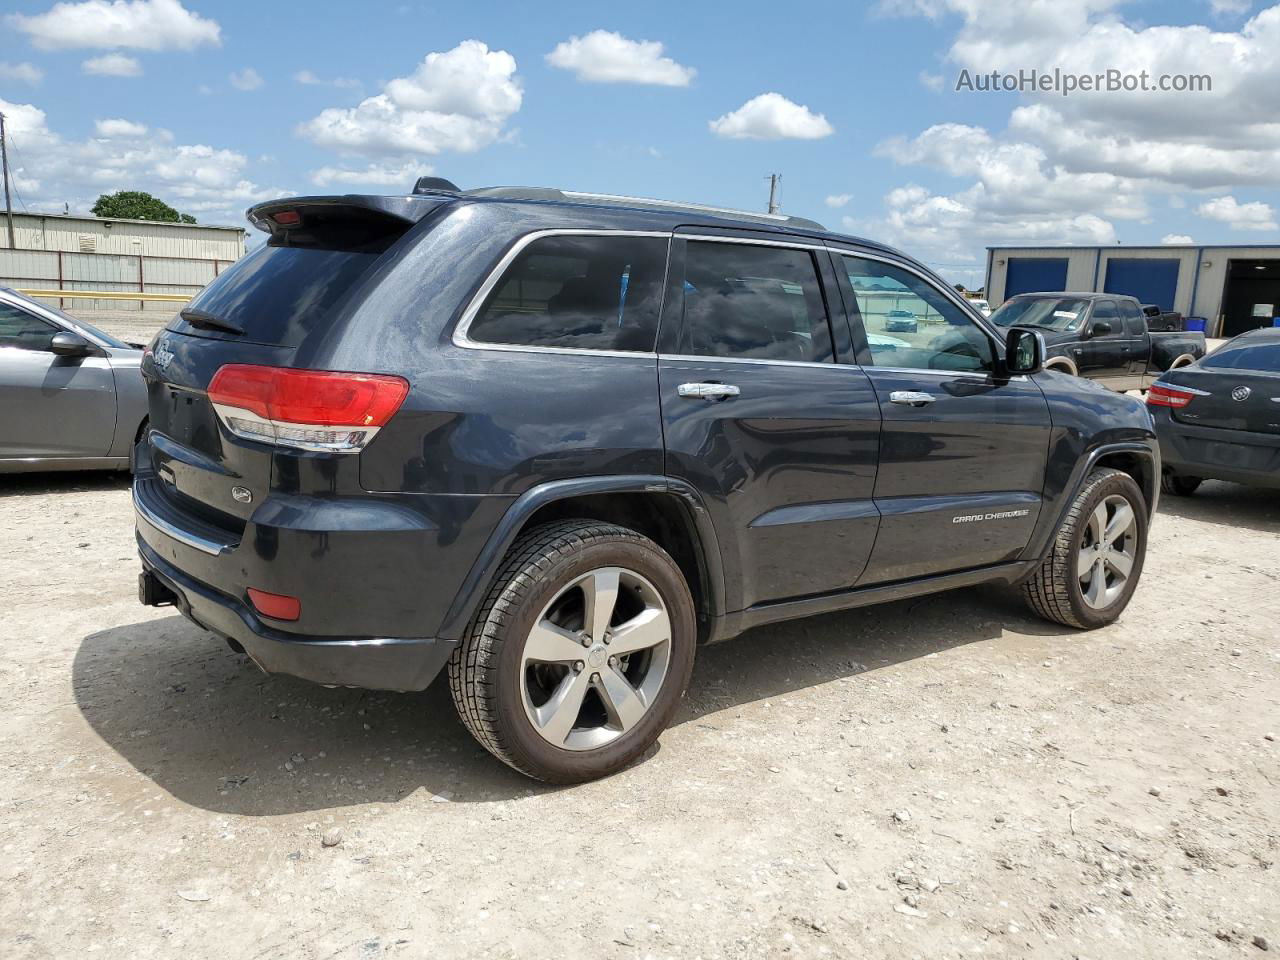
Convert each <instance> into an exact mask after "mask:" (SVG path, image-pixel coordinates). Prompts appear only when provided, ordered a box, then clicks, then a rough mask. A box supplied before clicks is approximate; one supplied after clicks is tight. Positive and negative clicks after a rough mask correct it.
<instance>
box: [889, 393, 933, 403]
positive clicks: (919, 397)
mask: <svg viewBox="0 0 1280 960" xmlns="http://www.w3.org/2000/svg"><path fill="white" fill-rule="evenodd" d="M937 399H938V398H937V397H935V396H934V395H933V394H932V393H921V392H920V391H919V390H895V391H893V393H891V394H889V402H890V403H900V404H902V405H903V406H907V407H923V406H925V405H927V404H930V403H933V401H935V400H937Z"/></svg>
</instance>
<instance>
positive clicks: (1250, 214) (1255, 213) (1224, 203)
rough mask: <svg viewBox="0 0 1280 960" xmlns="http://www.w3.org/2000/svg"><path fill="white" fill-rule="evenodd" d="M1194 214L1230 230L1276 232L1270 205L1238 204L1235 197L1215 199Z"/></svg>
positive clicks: (1274, 218)
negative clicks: (1221, 224) (1225, 226)
mask: <svg viewBox="0 0 1280 960" xmlns="http://www.w3.org/2000/svg"><path fill="white" fill-rule="evenodd" d="M1196 213H1198V214H1199V215H1200V216H1202V217H1204V218H1205V219H1206V220H1216V221H1218V222H1219V223H1225V224H1227V225H1228V226H1230V227H1231V229H1232V230H1277V229H1280V224H1277V223H1276V212H1275V210H1273V209H1272V208H1271V204H1269V203H1263V202H1262V201H1261V200H1255V201H1253V202H1252V203H1240V202H1239V201H1237V200H1236V198H1235V197H1231V196H1227V197H1217V198H1215V199H1213V200H1207V201H1205V202H1204V203H1202V204H1200V206H1198V207H1196Z"/></svg>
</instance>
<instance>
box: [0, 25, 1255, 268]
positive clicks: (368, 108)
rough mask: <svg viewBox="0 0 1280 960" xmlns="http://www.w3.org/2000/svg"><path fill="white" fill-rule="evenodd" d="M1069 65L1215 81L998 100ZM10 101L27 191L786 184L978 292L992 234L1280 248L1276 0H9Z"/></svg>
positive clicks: (38, 206)
mask: <svg viewBox="0 0 1280 960" xmlns="http://www.w3.org/2000/svg"><path fill="white" fill-rule="evenodd" d="M1055 67H1056V68H1059V69H1061V70H1065V71H1070V72H1074V73H1083V74H1094V73H1103V72H1105V71H1106V70H1108V69H1112V70H1119V71H1123V72H1125V73H1132V74H1137V73H1139V72H1140V71H1143V70H1145V71H1147V72H1148V73H1149V74H1150V76H1151V77H1152V78H1156V77H1159V76H1161V75H1173V74H1188V73H1195V74H1207V75H1208V76H1209V77H1210V82H1211V85H1212V89H1211V90H1208V91H1205V90H1201V91H1198V92H1188V91H1183V92H1173V91H1170V92H1153V91H1146V92H1142V91H1132V92H1125V91H1090V92H1082V91H1079V90H1077V91H1075V92H1073V93H1072V94H1071V95H1069V96H1062V95H1061V93H1060V92H1053V91H1035V90H1022V91H1011V92H1009V91H995V92H992V91H985V92H984V91H982V90H979V89H973V88H974V87H976V86H977V85H978V84H977V83H976V82H975V78H976V77H978V76H979V75H980V74H989V73H990V72H991V71H993V70H996V71H1000V72H1002V73H1006V74H1013V75H1016V74H1017V73H1018V72H1019V71H1027V70H1031V69H1037V70H1040V71H1044V72H1048V73H1051V72H1052V71H1053V70H1054V68H1055ZM965 78H968V83H967V85H966V84H965ZM957 86H966V88H965V89H957ZM0 112H3V113H5V114H6V116H7V118H8V119H7V126H8V130H9V144H10V162H11V165H12V167H13V169H14V178H15V184H16V187H17V196H16V199H15V208H16V209H19V210H32V211H40V212H61V211H62V210H63V209H64V206H65V207H69V208H70V210H71V211H72V212H85V211H87V210H88V209H89V207H91V206H92V204H93V202H94V200H95V199H96V198H97V196H98V195H99V194H101V193H104V192H112V191H115V190H122V189H135V190H146V191H148V192H151V193H153V194H155V195H157V196H159V197H160V198H161V199H164V200H165V201H167V202H169V203H170V204H171V205H173V206H174V207H176V208H177V209H179V210H181V211H183V212H186V213H191V214H193V215H195V216H196V217H197V218H198V219H199V220H200V221H201V222H206V223H229V224H244V222H245V221H244V210H245V208H246V207H248V206H250V205H251V204H253V203H256V202H259V201H262V200H266V199H270V198H274V197H278V196H287V195H300V194H301V195H305V194H326V193H349V192H350V193H396V192H407V190H408V189H409V188H410V187H411V186H412V184H413V182H414V180H415V179H416V177H417V176H420V175H423V174H429V173H430V174H435V175H438V176H443V177H447V178H448V179H450V180H452V181H454V182H455V183H457V184H459V185H460V186H462V187H464V188H468V187H476V186H492V185H498V184H521V185H534V186H555V187H563V188H565V189H575V190H584V191H591V192H602V193H616V194H626V195H634V196H649V197H660V198H664V199H670V200H680V201H689V202H697V203H706V204H712V205H718V206H728V207H738V208H744V209H755V210H761V209H764V207H765V204H766V202H767V199H768V189H769V185H768V180H767V177H768V175H769V174H771V173H779V174H781V175H782V181H781V201H782V210H783V212H785V213H792V214H798V215H801V216H806V217H810V218H813V219H816V220H818V221H820V222H822V223H824V224H826V225H827V226H828V227H829V228H831V229H833V230H836V231H839V232H842V233H852V234H856V235H861V236H867V237H871V238H873V239H876V240H880V241H882V242H888V243H891V244H893V245H895V246H898V247H900V248H902V249H903V250H905V251H907V252H908V253H911V254H913V255H915V256H917V257H919V258H920V259H922V260H924V261H925V262H927V263H929V264H930V265H932V266H934V267H935V268H936V269H937V270H938V271H939V272H941V273H942V274H943V275H944V276H946V277H948V279H951V280H953V281H957V282H961V283H966V284H968V285H970V286H977V285H980V284H981V283H982V280H983V277H982V274H983V271H984V268H985V248H986V247H987V246H988V245H1003V244H1064V243H1089V244H1097V243H1102V244H1115V243H1123V244H1128V245H1135V244H1158V243H1162V242H1164V243H1187V242H1192V243H1203V244H1216V243H1266V242H1277V241H1280V224H1278V222H1277V221H1278V220H1280V217H1278V215H1277V208H1278V207H1280V3H1278V4H1276V5H1274V6H1270V7H1268V6H1267V5H1266V4H1265V2H1250V0H1130V2H1119V0H1017V2H1009V0H873V2H866V3H854V2H840V3H836V2H831V3H828V2H823V0H818V2H813V3H809V4H805V5H804V6H803V7H802V8H801V7H798V6H797V5H795V4H788V3H778V2H776V0H775V2H771V3H760V2H755V0H738V2H734V3H732V4H729V3H724V2H719V3H713V2H709V0H703V2H700V3H699V2H689V0H684V2H682V3H678V4H677V3H669V2H665V0H650V2H647V3H644V4H602V3H599V2H598V0H597V2H592V3H575V2H546V3H541V4H530V3H521V4H515V3H494V2H485V0H471V2H466V3H461V2H456V3H455V2H436V3H413V2H409V3H404V2H388V3H377V2H370V0H364V2H360V3H351V2H347V3H337V2H335V3H329V2H318V0H312V2H307V3H301V2H288V0H267V2H263V0H257V2H254V3H244V2H238V0H236V2H229V0H223V2H219V3H213V2H210V0H85V2H78V0H71V2H61V3H57V4H50V2H49V0H26V2H14V0H6V2H5V4H4V5H3V13H2V14H0Z"/></svg>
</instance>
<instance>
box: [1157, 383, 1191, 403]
mask: <svg viewBox="0 0 1280 960" xmlns="http://www.w3.org/2000/svg"><path fill="white" fill-rule="evenodd" d="M1199 395H1200V391H1197V390H1182V389H1179V388H1178V387H1175V386H1173V385H1171V384H1168V383H1153V384H1152V385H1151V389H1150V390H1148V391H1147V406H1149V407H1174V408H1181V407H1185V406H1186V405H1187V404H1188V403H1190V402H1191V401H1192V400H1194V399H1195V398H1196V397H1197V396H1199Z"/></svg>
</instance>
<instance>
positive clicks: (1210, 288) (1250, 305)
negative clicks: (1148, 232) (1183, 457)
mask: <svg viewBox="0 0 1280 960" xmlns="http://www.w3.org/2000/svg"><path fill="white" fill-rule="evenodd" d="M986 289H987V299H988V300H989V301H990V302H991V305H992V306H993V307H995V306H999V305H1000V304H1001V303H1003V302H1004V301H1005V300H1007V299H1008V298H1009V297H1012V296H1014V295H1015V294H1018V293H1034V292H1039V291H1042V290H1052V291H1056V290H1073V291H1087V292H1096V293H1120V294H1128V295H1129V296H1134V297H1137V298H1138V299H1139V300H1141V301H1142V302H1143V303H1155V304H1159V305H1160V307H1162V308H1163V309H1165V310H1176V311H1177V312H1179V313H1181V314H1182V315H1183V316H1186V317H1203V318H1204V319H1205V321H1206V328H1207V330H1208V332H1209V334H1210V335H1211V336H1221V337H1232V336H1235V335H1236V334H1237V333H1243V332H1244V331H1245V330H1251V329H1254V328H1256V327H1269V326H1272V325H1273V324H1274V323H1275V319H1274V318H1277V317H1280V244H1268V245H1262V246H1231V245H1220V246H1207V245H1206V246H1198V245H1191V244H1188V245H1175V244H1167V245H1162V246H1154V247H1126V246H1114V247H1066V246H1064V247H989V248H987V288H986Z"/></svg>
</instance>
